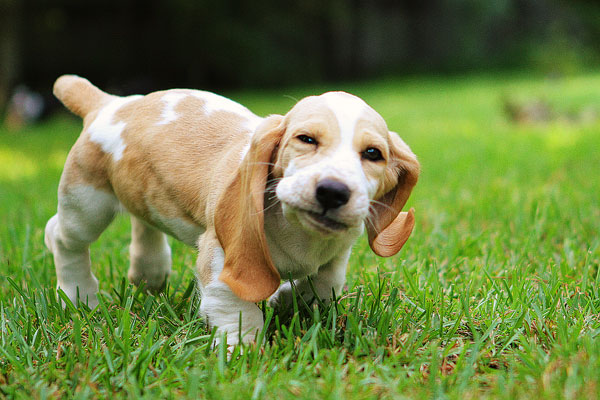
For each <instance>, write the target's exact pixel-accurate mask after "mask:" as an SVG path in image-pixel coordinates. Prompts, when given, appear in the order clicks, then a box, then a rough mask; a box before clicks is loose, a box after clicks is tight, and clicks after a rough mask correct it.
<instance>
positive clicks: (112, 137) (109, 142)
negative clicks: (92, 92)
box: [87, 95, 142, 161]
mask: <svg viewBox="0 0 600 400" xmlns="http://www.w3.org/2000/svg"><path fill="white" fill-rule="evenodd" d="M141 97H142V96H140V95H136V96H128V97H117V98H116V99H114V100H112V101H111V102H110V103H108V104H107V105H105V106H104V107H103V108H102V109H100V112H99V113H98V115H97V116H96V119H95V120H94V121H93V122H92V123H91V124H90V126H89V127H88V129H87V131H88V133H89V135H90V140H91V141H92V142H94V143H98V144H99V145H100V146H101V147H102V150H103V151H104V152H106V153H108V154H111V155H112V156H113V159H114V160H115V161H119V160H120V159H121V158H122V157H123V151H125V143H124V142H123V138H122V137H121V133H123V129H125V125H126V123H125V122H123V121H121V122H113V120H114V117H115V113H116V112H117V111H118V110H119V109H120V108H121V107H123V106H124V105H125V104H127V103H130V102H132V101H134V100H137V99H139V98H141Z"/></svg>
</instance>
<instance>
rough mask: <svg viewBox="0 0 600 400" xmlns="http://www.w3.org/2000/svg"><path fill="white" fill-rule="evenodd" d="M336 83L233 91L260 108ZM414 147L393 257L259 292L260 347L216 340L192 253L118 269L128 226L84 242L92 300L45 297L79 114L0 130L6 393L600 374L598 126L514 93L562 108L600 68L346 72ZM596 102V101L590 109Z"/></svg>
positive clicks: (448, 387) (595, 97)
mask: <svg viewBox="0 0 600 400" xmlns="http://www.w3.org/2000/svg"><path fill="white" fill-rule="evenodd" d="M324 89H330V88H323V87H319V88H301V89H290V90H287V91H285V92H243V93H232V94H230V96H231V97H232V98H234V99H236V100H238V101H240V102H242V103H243V104H246V105H248V106H249V107H250V108H251V109H253V110H254V111H256V112H257V113H259V114H263V115H264V114H267V113H273V112H285V111H286V110H287V109H288V108H289V107H290V106H291V105H292V104H293V103H294V101H293V100H291V99H290V98H289V97H286V96H284V95H283V94H285V95H290V96H291V97H294V98H300V97H302V96H304V95H307V94H314V93H317V92H320V91H322V90H324ZM344 89H346V90H349V91H351V92H354V93H356V94H358V95H360V96H361V97H363V98H364V99H365V100H367V102H369V103H370V104H371V105H372V106H373V107H374V108H375V109H377V110H378V111H379V112H380V113H381V114H382V115H383V116H384V117H385V118H386V120H387V121H388V125H389V126H390V128H391V129H393V130H395V131H397V132H399V133H400V135H401V136H402V137H403V138H404V139H405V141H406V142H407V143H409V144H410V145H411V147H412V149H413V151H414V152H415V153H416V154H417V155H418V156H419V159H420V161H421V163H422V167H423V173H422V176H421V179H420V182H419V184H418V185H417V188H416V190H415V192H414V194H413V196H412V198H411V199H410V201H409V206H413V207H415V209H416V212H417V224H418V225H417V227H416V229H415V232H414V233H413V236H412V237H411V239H410V240H409V242H408V243H407V245H406V247H405V248H404V249H403V250H402V251H401V253H400V254H399V255H397V256H395V257H392V258H390V259H381V258H378V257H376V256H374V255H373V254H372V253H371V252H370V250H369V248H368V245H367V244H366V241H365V240H364V238H363V239H361V241H360V242H359V243H358V244H357V245H356V246H355V248H354V252H353V256H352V258H351V262H350V266H349V272H348V279H347V282H348V288H347V290H346V291H345V292H344V293H342V294H340V296H339V298H338V300H337V301H336V302H335V303H334V304H333V305H332V306H320V307H307V306H305V305H304V304H296V309H297V312H296V313H295V314H294V316H293V317H292V318H291V319H290V318H283V317H282V318H280V316H277V315H273V312H272V310H270V309H269V308H268V307H266V306H264V305H263V309H264V311H265V315H266V317H267V323H265V329H264V331H263V333H262V335H261V337H260V339H259V341H260V342H261V343H262V346H257V347H251V348H246V349H245V351H244V352H243V353H242V352H240V350H239V349H237V350H236V351H235V352H234V354H233V355H232V356H231V357H230V358H228V357H227V354H226V349H225V348H223V347H219V348H217V349H211V348H210V345H209V344H210V343H211V342H212V336H211V335H212V332H211V331H209V330H207V328H206V326H205V325H204V323H203V321H202V319H201V318H200V317H199V315H198V299H197V298H196V294H195V293H194V291H193V288H194V286H193V285H194V283H193V282H194V281H193V280H194V274H193V265H194V260H195V255H194V251H193V250H191V249H189V248H186V247H185V246H184V245H182V244H180V243H177V242H172V246H173V254H174V263H173V264H174V270H173V274H172V277H171V280H170V284H169V286H168V288H167V290H166V291H165V293H163V294H161V295H159V296H157V297H154V296H150V295H147V294H145V293H144V292H143V290H140V289H138V288H135V287H132V286H130V285H129V284H127V283H126V281H125V279H124V277H125V276H126V270H127V267H128V255H127V243H128V236H129V222H128V220H127V218H126V217H119V218H118V219H117V220H116V221H115V223H114V224H113V225H112V226H111V227H110V228H109V229H108V230H107V232H105V234H104V235H103V236H102V237H101V238H100V240H99V241H98V242H97V243H95V244H94V245H93V246H92V259H93V262H94V268H95V273H96V275H97V276H98V278H99V280H100V285H101V296H100V299H101V303H100V306H99V307H98V308H97V309H95V310H91V311H90V310H87V309H85V308H75V307H72V306H71V305H69V306H68V307H67V308H66V309H65V310H63V309H62V308H61V307H59V305H58V301H57V300H56V295H55V290H54V287H55V284H56V280H55V275H54V266H53V261H52V259H51V255H50V254H49V252H48V251H47V250H46V249H45V247H44V245H43V228H44V226H45V223H46V221H47V219H48V218H49V217H50V216H52V215H53V214H54V212H55V210H56V189H57V185H58V180H59V176H60V172H61V169H62V163H63V161H64V159H65V157H66V154H67V152H68V149H69V148H70V146H71V145H72V143H74V141H75V139H76V137H77V135H78V133H79V126H80V125H79V122H78V121H77V120H75V119H73V118H69V117H66V116H57V117H55V118H53V119H51V120H49V121H47V122H44V123H43V124H40V125H36V126H32V127H30V128H27V129H24V130H22V131H18V132H7V131H5V130H0V216H1V217H0V222H1V224H0V266H1V267H2V272H3V273H2V277H1V278H0V279H1V280H0V340H1V343H0V396H6V397H16V398H48V397H51V398H57V397H63V396H65V397H77V398H92V397H101V398H106V397H111V398H130V397H145V398H174V397H184V398H197V397H203V398H214V399H229V398H243V399H247V398H253V399H259V398H302V399H314V398H331V399H340V398H353V399H354V398H356V399H363V398H364V399H366V398H449V399H480V398H504V399H514V398H528V399H531V398H552V399H561V398H565V399H581V398H589V399H592V398H593V399H595V398H597V396H598V394H597V393H598V391H599V390H600V374H598V370H599V369H600V338H599V337H598V335H599V334H600V321H599V315H600V314H599V312H600V293H599V290H600V236H599V234H598V233H599V229H600V195H599V194H600V178H599V177H598V172H599V167H600V151H598V149H599V148H600V122H599V121H598V120H597V119H596V120H595V121H594V120H592V121H587V122H585V121H573V120H569V119H567V118H561V117H559V118H557V119H555V120H553V121H549V122H545V123H533V124H515V123H512V122H511V121H508V120H507V118H506V116H505V115H504V114H503V111H502V102H501V99H502V97H503V96H506V95H509V96H511V97H513V98H516V99H518V100H519V101H522V102H527V101H530V100H535V99H539V98H542V99H544V100H545V101H546V102H548V103H549V104H551V105H552V107H553V108H554V109H555V110H557V113H558V114H560V115H567V114H569V113H574V112H576V111H578V110H581V109H584V108H585V107H588V106H590V105H592V106H595V107H599V105H600V75H598V74H595V75H594V74H589V75H583V76H576V77H569V78H564V79H555V80H548V79H545V78H543V77H528V76H525V75H517V76H515V75H511V76H509V75H490V76H472V77H462V78H435V77H433V78H414V79H401V80H392V79H390V80H384V81H376V82H369V83H361V84H353V85H346V86H345V87H344ZM596 110H597V112H599V111H600V109H598V108H597V109H596Z"/></svg>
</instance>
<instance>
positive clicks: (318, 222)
mask: <svg viewBox="0 0 600 400" xmlns="http://www.w3.org/2000/svg"><path fill="white" fill-rule="evenodd" d="M302 213H303V214H304V215H306V217H307V218H306V221H307V222H308V223H309V224H310V225H311V226H312V227H314V228H316V229H317V230H319V231H325V232H326V233H330V232H340V231H344V230H346V229H348V225H346V224H344V223H342V222H339V221H337V220H335V219H333V218H330V217H328V216H326V215H325V214H319V213H316V212H314V211H309V210H302Z"/></svg>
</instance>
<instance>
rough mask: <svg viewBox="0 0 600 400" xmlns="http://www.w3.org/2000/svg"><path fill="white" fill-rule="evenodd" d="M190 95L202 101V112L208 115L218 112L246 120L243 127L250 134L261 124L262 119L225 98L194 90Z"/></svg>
mask: <svg viewBox="0 0 600 400" xmlns="http://www.w3.org/2000/svg"><path fill="white" fill-rule="evenodd" d="M191 94H192V96H194V97H196V98H198V99H200V100H203V101H204V112H206V113H207V114H208V115H210V114H212V113H215V112H218V111H224V112H230V113H233V114H237V115H239V116H240V117H242V118H245V119H246V122H245V127H246V128H247V129H248V130H249V131H251V132H254V131H255V130H256V127H257V126H258V125H259V124H260V123H261V122H262V118H260V117H258V116H257V115H255V114H254V113H253V112H252V111H250V110H248V109H247V108H246V107H244V106H243V105H241V104H239V103H236V102H235V101H233V100H230V99H228V98H226V97H223V96H219V95H218V94H214V93H211V92H204V91H201V90H195V91H193V92H191Z"/></svg>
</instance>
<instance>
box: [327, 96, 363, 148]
mask: <svg viewBox="0 0 600 400" xmlns="http://www.w3.org/2000/svg"><path fill="white" fill-rule="evenodd" d="M323 97H324V98H325V102H326V103H327V106H328V107H329V108H330V109H331V111H333V113H334V114H335V117H336V118H337V121H338V125H339V127H340V135H341V139H342V144H341V147H343V148H349V147H350V148H351V147H352V139H353V138H354V131H355V129H356V123H357V122H358V119H359V118H360V117H361V115H362V114H363V113H364V112H365V110H366V109H367V107H368V106H367V104H366V103H365V102H364V101H363V100H361V99H359V98H358V97H355V96H352V95H349V94H347V93H339V92H331V93H325V94H324V95H323Z"/></svg>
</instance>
